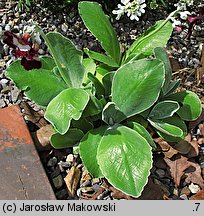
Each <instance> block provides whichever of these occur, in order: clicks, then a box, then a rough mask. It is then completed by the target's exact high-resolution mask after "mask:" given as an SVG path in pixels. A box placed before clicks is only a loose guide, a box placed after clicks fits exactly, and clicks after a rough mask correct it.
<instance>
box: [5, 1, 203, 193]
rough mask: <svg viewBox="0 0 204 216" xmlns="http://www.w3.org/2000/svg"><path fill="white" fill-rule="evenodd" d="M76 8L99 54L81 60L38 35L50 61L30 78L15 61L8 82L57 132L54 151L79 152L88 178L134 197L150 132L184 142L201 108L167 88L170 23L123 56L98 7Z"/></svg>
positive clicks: (148, 160)
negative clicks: (42, 112)
mask: <svg viewBox="0 0 204 216" xmlns="http://www.w3.org/2000/svg"><path fill="white" fill-rule="evenodd" d="M78 8H79V13H80V16H81V18H82V20H83V22H84V23H85V25H86V27H87V28H88V29H89V30H90V31H91V32H92V34H93V35H94V36H95V37H96V38H97V40H98V41H99V42H100V44H101V46H102V48H103V49H104V51H105V52H104V53H97V52H94V51H90V50H88V49H85V53H86V55H84V56H86V57H84V58H83V54H82V52H81V51H80V50H78V49H77V48H76V47H75V46H74V44H73V43H72V42H71V41H70V40H69V39H67V38H65V37H64V36H62V35H61V34H59V33H57V32H49V33H47V34H46V35H45V34H44V33H43V32H42V30H41V29H40V28H39V27H37V30H38V31H39V32H40V33H41V35H42V37H43V38H44V40H45V42H46V44H47V46H48V48H49V51H50V54H51V56H52V57H42V58H40V62H41V68H39V69H36V68H35V69H31V70H29V71H28V70H26V68H25V67H24V66H23V64H22V63H21V61H20V60H17V61H16V62H14V63H12V64H11V65H10V66H9V68H8V69H7V73H6V74H7V76H8V77H10V78H11V79H12V80H13V81H14V82H15V84H16V85H17V86H18V88H20V89H22V90H24V93H25V95H26V96H27V97H29V98H30V99H31V100H32V101H34V102H36V103H37V104H39V105H40V106H42V107H44V109H45V118H46V119H47V120H48V121H49V122H50V123H51V124H52V125H53V130H54V131H55V132H54V134H53V135H52V137H51V138H50V141H51V144H52V145H53V146H54V147H55V148H58V149H60V148H66V147H73V146H76V145H78V146H79V152H80V156H81V159H82V161H83V163H84V166H85V167H86V168H87V170H88V171H89V172H90V173H91V175H92V176H93V177H105V178H106V179H107V180H108V181H109V182H110V183H111V184H112V185H113V186H115V187H116V188H118V189H119V190H121V191H123V192H124V193H126V194H128V195H131V196H134V197H138V196H140V195H141V192H142V190H143V188H144V186H145V185H146V183H147V181H148V176H149V174H150V169H151V167H152V154H153V153H152V152H153V150H154V149H155V148H156V146H155V143H154V141H153V139H152V137H151V135H150V133H149V132H151V131H155V132H157V133H158V134H159V135H160V136H161V137H163V138H164V139H166V140H168V141H172V142H175V141H180V140H182V139H183V138H184V137H185V135H186V134H187V128H186V124H185V121H190V120H195V119H196V118H198V116H199V115H200V113H201V103H200V100H199V98H198V96H197V95H196V94H195V93H193V92H190V91H182V92H176V89H177V87H178V86H179V81H178V80H176V81H171V78H172V71H171V66H170V63H169V60H168V56H167V54H166V52H165V50H164V49H163V48H162V47H164V46H165V45H166V43H167V41H168V39H169V37H170V35H171V33H172V25H171V23H170V22H169V21H168V20H169V18H170V17H168V19H167V20H160V21H158V22H157V23H156V24H155V25H154V26H153V27H151V28H150V29H148V30H147V31H146V32H145V33H144V34H142V35H141V36H140V37H138V38H137V40H136V41H135V42H134V43H133V44H132V45H131V46H130V48H129V49H128V50H127V51H126V52H124V53H121V51H120V44H119V42H118V39H117V36H116V33H115V31H114V29H113V27H112V26H111V24H110V22H109V19H108V17H107V16H106V15H105V14H104V12H103V11H102V8H101V6H100V5H99V4H98V3H93V2H88V1H85V2H80V3H79V7H78ZM93 17H94V19H93ZM6 34H8V33H6ZM13 38H16V37H14V36H13ZM18 42H21V41H19V40H18ZM23 42H24V41H23ZM13 48H15V49H16V45H15V47H13Z"/></svg>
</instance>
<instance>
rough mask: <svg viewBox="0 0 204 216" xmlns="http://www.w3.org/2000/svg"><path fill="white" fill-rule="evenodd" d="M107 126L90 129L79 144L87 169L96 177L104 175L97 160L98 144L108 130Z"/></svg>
mask: <svg viewBox="0 0 204 216" xmlns="http://www.w3.org/2000/svg"><path fill="white" fill-rule="evenodd" d="M106 129H107V127H105V126H102V127H99V128H97V129H93V130H90V131H89V132H88V133H87V134H86V135H85V136H84V137H83V139H82V140H81V142H80V144H79V150H80V157H81V160H82V161H83V164H84V166H85V167H86V169H87V170H88V171H89V172H90V173H91V175H92V176H93V177H95V178H99V177H102V176H103V174H102V173H101V170H100V168H99V165H98V162H97V158H96V156H97V149H98V145H99V143H100V141H101V139H102V137H103V135H104V133H105V131H106Z"/></svg>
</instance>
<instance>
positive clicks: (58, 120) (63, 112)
mask: <svg viewBox="0 0 204 216" xmlns="http://www.w3.org/2000/svg"><path fill="white" fill-rule="evenodd" d="M88 101H89V95H88V93H87V92H86V91H84V90H82V89H76V88H70V89H66V90H64V91H62V92H61V93H60V94H59V95H57V96H56V97H55V98H54V99H52V101H51V102H50V103H49V104H48V106H47V109H46V112H45V118H46V119H47V120H48V121H49V122H50V123H51V124H52V125H53V126H54V127H55V128H56V130H57V131H58V132H59V133H60V134H65V133H66V132H67V131H68V129H69V126H70V122H71V120H72V119H74V120H78V119H80V117H81V115H82V112H83V110H84V108H85V107H86V105H87V103H88Z"/></svg>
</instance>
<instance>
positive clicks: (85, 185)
mask: <svg viewBox="0 0 204 216" xmlns="http://www.w3.org/2000/svg"><path fill="white" fill-rule="evenodd" d="M90 185H91V181H90V180H86V181H84V182H83V183H82V184H81V185H80V187H87V186H90Z"/></svg>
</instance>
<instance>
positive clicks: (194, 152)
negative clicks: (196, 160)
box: [186, 140, 199, 158]
mask: <svg viewBox="0 0 204 216" xmlns="http://www.w3.org/2000/svg"><path fill="white" fill-rule="evenodd" d="M190 145H191V150H190V151H189V152H188V154H187V155H186V157H187V158H193V157H197V156H198V154H199V149H198V141H197V140H192V141H191V142H190Z"/></svg>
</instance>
